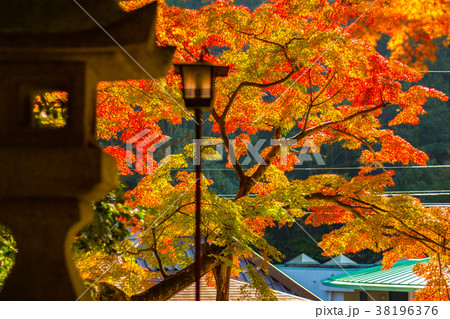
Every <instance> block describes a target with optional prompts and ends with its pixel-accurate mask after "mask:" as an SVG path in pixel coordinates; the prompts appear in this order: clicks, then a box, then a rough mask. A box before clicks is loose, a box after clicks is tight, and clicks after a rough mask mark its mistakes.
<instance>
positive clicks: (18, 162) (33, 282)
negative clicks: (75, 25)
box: [0, 62, 118, 300]
mask: <svg viewBox="0 0 450 319" xmlns="http://www.w3.org/2000/svg"><path fill="white" fill-rule="evenodd" d="M0 71H1V73H2V75H3V79H2V80H0V104H1V105H2V106H5V105H9V106H10V107H9V108H5V107H3V108H2V109H1V112H0V113H1V114H0V223H2V224H4V225H6V226H7V227H8V228H9V229H11V231H12V233H13V236H14V238H15V240H16V242H17V246H18V247H17V248H18V254H17V255H16V261H15V265H14V267H13V269H12V272H11V274H10V275H9V277H8V278H7V280H6V283H5V286H4V288H3V290H2V291H1V293H0V299H3V300H76V299H77V298H78V297H79V296H80V295H81V294H82V293H83V291H84V289H85V288H84V286H83V284H82V282H81V279H80V277H79V275H78V273H77V271H76V269H75V266H74V263H73V260H72V241H73V237H74V235H76V233H77V232H78V231H79V230H80V229H81V228H82V227H83V226H84V225H86V224H87V223H89V222H90V220H91V218H92V201H93V200H97V199H100V198H102V197H103V196H104V195H106V194H107V192H108V191H110V190H111V189H113V188H114V187H115V186H116V185H117V182H118V174H117V169H116V164H115V160H114V159H113V158H112V157H111V156H109V155H108V154H106V153H104V152H103V151H102V150H100V149H99V148H98V147H96V146H95V145H94V143H95V139H96V136H95V129H94V128H95V94H96V84H97V81H96V78H95V76H94V74H93V73H92V72H90V71H89V68H88V67H87V65H86V64H85V63H83V62H45V63H44V62H36V63H32V62H27V63H11V62H8V63H3V64H0ZM49 90H50V91H51V90H61V91H64V92H67V93H68V102H67V108H68V110H67V114H68V117H67V122H66V123H65V125H63V126H62V127H57V128H51V127H50V128H49V127H44V128H42V127H35V126H33V120H34V119H33V117H36V116H37V115H36V114H35V113H33V103H34V99H33V97H34V95H35V94H36V92H43V91H49ZM89 297H90V294H85V295H84V296H83V299H84V300H86V299H89Z"/></svg>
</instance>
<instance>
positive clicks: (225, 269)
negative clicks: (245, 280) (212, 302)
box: [213, 256, 231, 301]
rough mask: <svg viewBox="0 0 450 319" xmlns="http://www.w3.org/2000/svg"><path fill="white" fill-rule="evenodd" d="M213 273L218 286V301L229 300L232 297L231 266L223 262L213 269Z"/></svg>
mask: <svg viewBox="0 0 450 319" xmlns="http://www.w3.org/2000/svg"><path fill="white" fill-rule="evenodd" d="M229 257H231V256H229ZM213 274H214V279H215V280H216V288H217V292H216V301H228V300H229V298H230V276H231V266H227V265H225V264H223V263H221V264H220V265H218V266H216V267H215V268H214V269H213Z"/></svg>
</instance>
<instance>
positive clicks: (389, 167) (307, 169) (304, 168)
mask: <svg viewBox="0 0 450 319" xmlns="http://www.w3.org/2000/svg"><path fill="white" fill-rule="evenodd" d="M361 168H363V167H362V166H349V167H294V168H293V169H292V170H294V171H315V170H359V169H361ZM427 168H450V165H448V164H446V165H428V166H420V165H414V166H384V167H379V168H378V167H375V168H374V169H427ZM174 170H175V169H174ZM186 170H187V171H194V170H195V169H194V168H188V169H186ZM203 170H204V171H234V168H203Z"/></svg>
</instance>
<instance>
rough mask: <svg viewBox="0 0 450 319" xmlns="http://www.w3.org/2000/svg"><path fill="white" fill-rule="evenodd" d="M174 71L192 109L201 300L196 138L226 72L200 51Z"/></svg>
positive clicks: (199, 161) (199, 167)
mask: <svg viewBox="0 0 450 319" xmlns="http://www.w3.org/2000/svg"><path fill="white" fill-rule="evenodd" d="M174 66H175V74H181V80H182V84H183V100H184V104H185V105H186V108H187V109H188V110H194V111H195V122H196V127H195V139H196V140H197V143H196V145H195V146H196V147H195V155H194V159H195V178H196V182H195V300H196V301H200V277H201V232H200V223H201V187H200V186H201V183H200V182H201V174H202V158H201V150H200V147H201V145H198V141H199V140H200V139H201V138H202V124H201V122H202V114H203V111H210V110H211V107H212V103H213V101H214V80H215V78H216V77H217V76H226V75H227V74H228V69H229V68H228V67H227V66H219V65H214V64H212V63H209V62H206V61H204V60H203V54H202V55H201V58H200V60H199V61H197V62H195V63H179V64H175V65H174Z"/></svg>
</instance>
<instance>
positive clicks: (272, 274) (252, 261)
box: [132, 239, 321, 301]
mask: <svg viewBox="0 0 450 319" xmlns="http://www.w3.org/2000/svg"><path fill="white" fill-rule="evenodd" d="M132 240H133V239H132ZM185 254H186V256H187V257H190V258H192V259H193V258H194V255H195V250H194V247H192V246H191V247H189V248H187V249H186V250H185ZM239 261H240V265H241V267H242V268H243V269H244V271H243V272H241V273H239V276H238V277H233V278H232V280H237V281H239V282H244V283H245V284H248V283H250V282H251V279H250V277H249V275H248V274H247V273H246V272H245V268H246V267H247V266H253V267H254V268H255V269H257V271H258V273H259V274H260V275H262V276H263V278H264V281H265V282H266V283H267V285H268V287H269V288H270V289H272V290H274V291H275V293H276V294H277V297H278V294H279V293H280V294H286V295H291V296H293V297H299V298H301V299H305V300H312V301H320V300H321V299H320V298H319V297H317V296H316V295H315V294H313V293H312V292H310V291H309V290H307V289H306V288H304V287H303V286H301V285H300V284H299V283H297V282H296V281H295V280H293V279H292V278H290V277H289V276H287V275H286V274H285V273H283V272H282V271H280V270H278V269H277V268H275V267H274V266H273V265H272V264H271V263H267V264H266V265H265V266H263V268H264V267H265V269H267V273H266V272H265V271H263V270H261V269H260V268H261V267H260V266H261V263H262V262H264V260H263V258H262V257H261V256H259V255H258V254H256V253H254V255H253V257H252V258H245V259H243V258H240V259H239ZM136 262H137V263H138V264H139V265H140V266H141V267H144V268H148V269H149V270H150V271H159V268H158V267H151V266H150V265H148V264H147V262H146V261H145V260H143V259H141V258H137V259H136ZM164 270H165V271H166V273H167V274H168V275H171V274H174V273H176V272H178V271H180V270H182V268H181V267H180V266H179V265H178V264H177V265H171V266H167V267H164ZM152 281H153V282H159V281H160V278H156V279H154V280H152ZM230 285H231V283H230ZM236 285H237V284H235V286H236ZM186 289H189V288H186ZM213 289H214V300H215V288H213ZM180 293H181V292H180ZM230 296H231V286H230ZM280 296H282V295H280ZM283 296H284V295H283ZM230 300H231V297H230ZM278 300H284V299H278Z"/></svg>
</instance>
